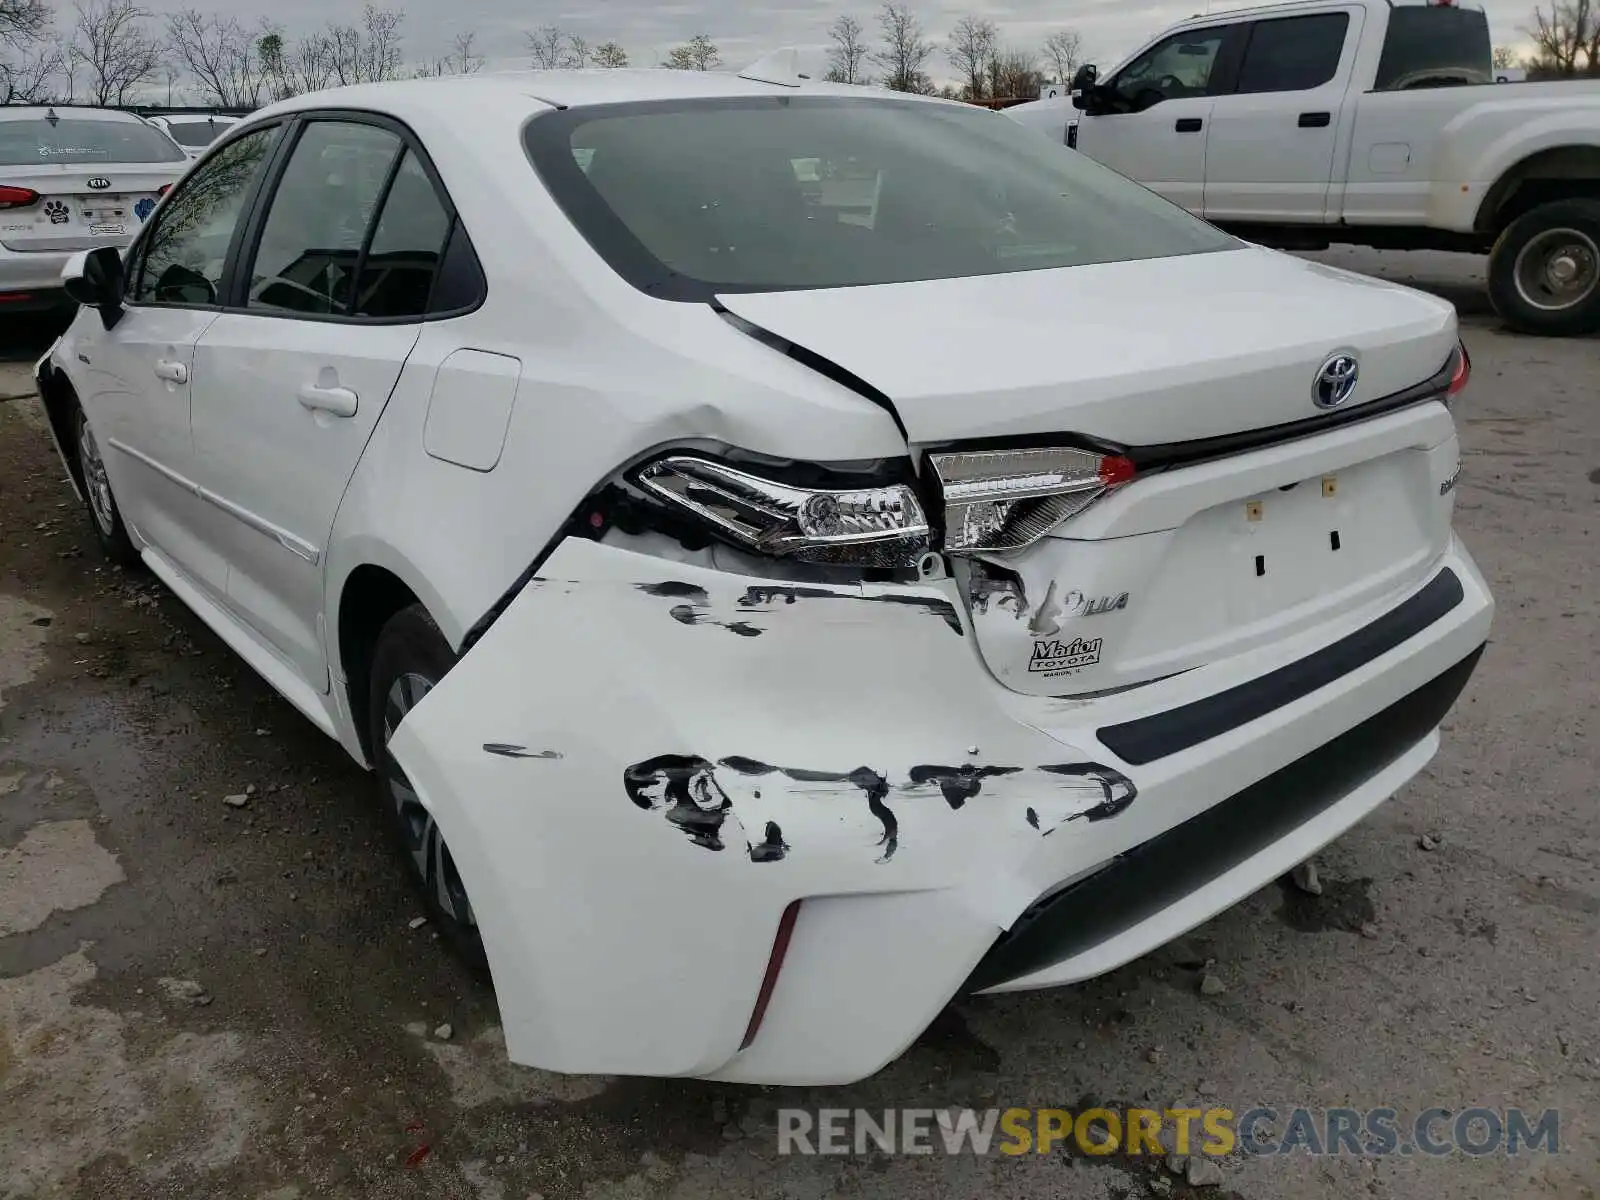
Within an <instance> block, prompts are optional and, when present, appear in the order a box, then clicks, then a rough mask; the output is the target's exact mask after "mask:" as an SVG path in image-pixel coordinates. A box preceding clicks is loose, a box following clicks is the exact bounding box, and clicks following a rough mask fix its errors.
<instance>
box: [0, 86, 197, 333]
mask: <svg viewBox="0 0 1600 1200" xmlns="http://www.w3.org/2000/svg"><path fill="white" fill-rule="evenodd" d="M188 165H189V160H188V158H187V156H186V155H185V154H184V153H183V151H182V150H181V149H179V148H178V146H177V145H176V144H175V143H174V142H173V141H172V139H171V138H169V137H167V136H166V135H165V134H163V133H162V132H160V131H159V130H156V129H152V128H151V127H150V126H149V125H148V124H146V123H145V122H144V121H141V120H140V119H139V118H138V117H136V116H133V115H132V114H131V113H124V112H117V111H114V110H112V109H104V108H70V107H68V106H66V105H61V106H59V107H50V106H48V105H39V106H36V107H34V106H28V107H20V106H19V107H0V315H3V314H9V313H16V312H21V311H24V310H34V309H44V308H51V307H54V306H56V305H58V304H61V303H63V302H64V301H66V296H65V295H64V294H63V292H62V290H61V269H62V267H64V266H65V265H66V263H67V260H68V259H69V258H71V257H72V255H73V254H74V253H76V252H77V251H80V250H85V249H90V248H93V247H98V246H112V247H116V248H121V247H123V246H126V245H127V244H128V243H129V242H131V241H132V240H133V235H134V234H135V233H137V232H138V230H139V227H140V225H141V224H142V223H143V222H144V220H145V218H147V217H148V216H149V215H150V214H151V212H153V211H154V210H155V207H156V200H157V199H158V198H159V197H160V196H161V194H162V193H163V192H165V191H166V190H167V188H169V187H171V186H172V183H173V181H174V180H175V179H177V178H178V176H180V175H182V174H183V171H184V168H186V167H187V166H188Z"/></svg>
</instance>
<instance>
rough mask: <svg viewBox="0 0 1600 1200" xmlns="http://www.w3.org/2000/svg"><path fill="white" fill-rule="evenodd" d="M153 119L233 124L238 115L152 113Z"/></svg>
mask: <svg viewBox="0 0 1600 1200" xmlns="http://www.w3.org/2000/svg"><path fill="white" fill-rule="evenodd" d="M150 119H151V120H152V121H165V122H166V123H167V124H168V125H204V124H206V123H208V122H209V123H211V124H213V125H232V124H233V123H234V122H235V121H237V120H238V119H239V118H238V117H230V116H227V115H225V114H223V113H152V114H151V117H150Z"/></svg>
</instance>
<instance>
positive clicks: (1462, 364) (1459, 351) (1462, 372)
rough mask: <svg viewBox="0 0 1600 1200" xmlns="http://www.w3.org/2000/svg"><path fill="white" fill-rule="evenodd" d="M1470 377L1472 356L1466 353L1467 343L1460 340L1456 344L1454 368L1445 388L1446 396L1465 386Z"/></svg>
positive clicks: (1452, 394)
mask: <svg viewBox="0 0 1600 1200" xmlns="http://www.w3.org/2000/svg"><path fill="white" fill-rule="evenodd" d="M1471 378H1472V356H1471V355H1469V354H1468V353H1467V345H1466V343H1465V342H1461V343H1459V344H1458V345H1457V346H1456V356H1455V370H1453V371H1452V372H1451V373H1450V384H1449V386H1448V387H1446V388H1445V392H1444V394H1445V396H1446V398H1448V397H1450V396H1454V395H1455V394H1456V393H1457V392H1459V391H1460V390H1461V389H1462V388H1464V387H1466V386H1467V381H1468V380H1469V379H1471Z"/></svg>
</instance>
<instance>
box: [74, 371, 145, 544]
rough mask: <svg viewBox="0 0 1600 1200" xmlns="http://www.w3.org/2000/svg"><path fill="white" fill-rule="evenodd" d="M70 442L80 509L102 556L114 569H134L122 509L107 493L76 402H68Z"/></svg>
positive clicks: (100, 460)
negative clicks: (79, 484)
mask: <svg viewBox="0 0 1600 1200" xmlns="http://www.w3.org/2000/svg"><path fill="white" fill-rule="evenodd" d="M57 428H59V426H57ZM72 441H73V451H74V453H76V455H77V458H78V473H79V475H80V476H81V477H82V480H83V503H84V507H86V508H87V509H88V510H89V523H90V524H91V525H92V526H94V535H95V538H96V540H97V541H99V543H100V549H101V551H102V553H104V554H105V556H106V557H107V558H109V559H110V560H111V561H112V562H114V563H116V564H117V565H118V566H121V567H134V566H137V565H138V564H139V562H140V558H139V551H138V550H137V549H136V548H135V547H134V544H133V540H132V539H131V538H129V537H128V530H127V527H126V526H124V525H123V523H122V510H121V509H119V508H118V507H117V498H116V497H115V496H114V495H112V494H111V477H110V475H108V474H107V473H106V463H105V457H104V454H103V452H102V450H101V448H100V443H99V442H98V441H97V440H96V439H95V436H94V430H93V429H91V428H90V426H89V418H88V417H87V416H86V415H85V414H84V411H83V406H82V405H81V404H79V403H78V402H77V401H76V400H74V401H73V402H72Z"/></svg>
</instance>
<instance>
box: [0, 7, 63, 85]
mask: <svg viewBox="0 0 1600 1200" xmlns="http://www.w3.org/2000/svg"><path fill="white" fill-rule="evenodd" d="M52 20H53V14H52V13H51V11H50V9H49V8H47V7H46V6H45V5H44V3H43V2H42V0H0V104H35V103H38V102H40V101H43V100H48V99H51V98H53V96H54V89H53V87H52V84H53V82H54V81H56V80H57V79H60V78H61V77H62V76H64V75H65V74H66V56H65V55H63V54H62V52H61V48H60V47H59V46H58V45H56V44H55V42H54V41H53V40H52V39H51V37H50V27H51V24H52Z"/></svg>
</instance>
